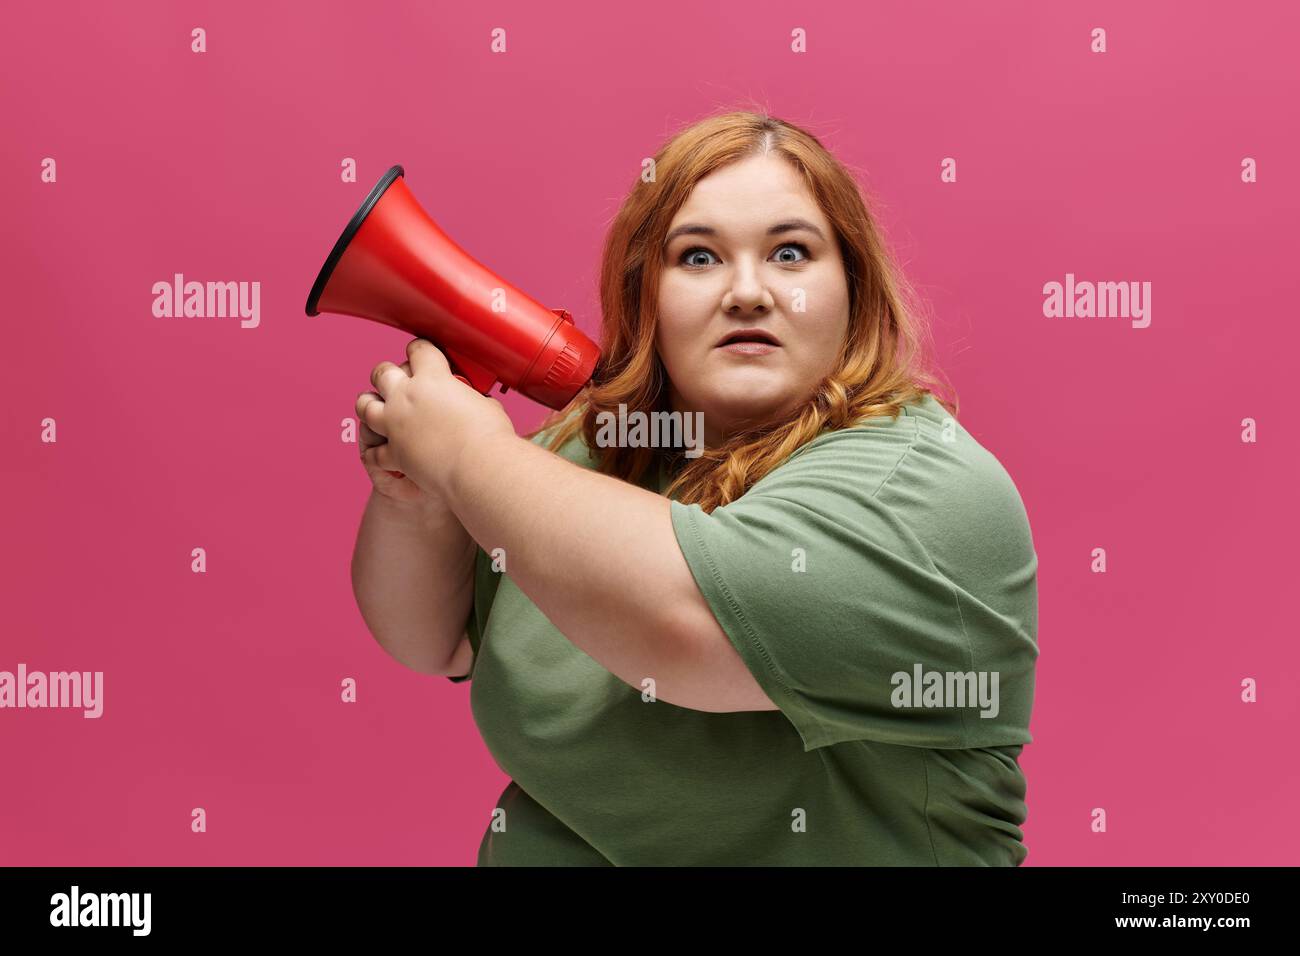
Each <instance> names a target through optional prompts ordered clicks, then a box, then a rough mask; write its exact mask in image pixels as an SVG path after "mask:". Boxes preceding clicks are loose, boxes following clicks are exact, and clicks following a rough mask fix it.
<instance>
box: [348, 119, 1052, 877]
mask: <svg viewBox="0 0 1300 956" xmlns="http://www.w3.org/2000/svg"><path fill="white" fill-rule="evenodd" d="M649 168H650V170H651V171H652V173H651V174H650V175H643V176H642V178H641V179H639V180H638V182H637V183H636V185H635V186H634V187H633V189H632V191H631V193H630V195H629V196H628V198H627V200H626V201H625V202H624V204H623V207H622V208H621V210H620V211H619V214H618V216H617V218H616V220H615V222H614V224H613V227H612V229H611V232H610V235H609V237H608V241H607V244H606V248H605V254H604V263H603V270H602V277H601V305H602V308H603V313H604V337H603V343H602V345H603V349H602V351H603V357H602V360H601V362H600V364H599V366H598V367H597V370H596V373H595V376H594V378H593V380H592V383H591V384H590V385H589V386H588V388H587V389H586V390H585V391H584V392H583V393H582V394H580V395H579V396H578V398H576V399H575V401H574V402H573V403H572V404H571V406H570V407H569V408H567V409H564V410H562V411H561V412H559V413H557V414H556V415H554V416H552V418H551V419H550V420H548V421H547V422H544V423H543V427H542V428H541V429H540V430H539V431H538V432H537V433H534V435H532V436H530V438H529V439H525V438H520V437H518V436H516V434H515V432H514V429H513V426H512V425H511V423H510V420H509V419H508V418H507V417H506V415H505V412H504V410H503V409H502V408H501V405H500V404H499V403H498V402H497V401H496V400H495V399H491V398H487V397H484V396H482V395H479V394H477V393H476V392H474V391H473V390H472V389H470V388H467V387H466V386H464V385H463V384H461V383H460V382H458V381H456V380H455V379H454V378H453V377H452V376H451V374H450V372H449V369H448V366H447V362H446V359H445V358H444V357H443V355H442V353H441V352H440V351H439V350H438V349H436V348H435V347H434V346H433V345H432V344H430V343H429V342H427V341H424V340H419V339H417V340H415V341H413V342H412V343H410V346H409V347H408V362H407V363H404V364H403V365H402V366H400V367H399V366H396V365H394V364H393V363H391V362H383V363H380V365H379V366H377V367H376V369H375V371H374V374H373V375H372V384H374V386H375V388H376V391H377V393H378V394H376V393H371V392H368V393H365V394H363V395H362V396H361V397H360V398H359V399H358V402H357V411H358V414H359V416H360V418H361V420H362V422H363V423H364V426H365V427H364V428H363V439H364V440H363V451H362V457H363V460H364V461H365V463H366V468H367V471H368V473H369V474H370V475H371V477H372V478H373V480H374V482H375V493H374V494H372V496H371V500H370V503H369V505H368V506H367V511H366V516H365V518H364V519H363V523H362V527H361V531H360V534H359V536H358V544H357V551H356V555H355V556H354V563H353V575H354V585H355V589H356V592H357V598H358V603H359V604H360V605H361V608H362V613H363V615H364V616H365V619H366V621H367V623H368V625H369V626H370V628H371V630H372V631H373V632H374V633H375V635H376V637H377V639H378V640H379V641H380V642H381V644H382V645H383V646H384V647H385V649H386V650H388V651H389V653H391V654H392V655H393V656H394V657H396V658H397V659H398V660H400V661H402V662H403V663H405V664H407V665H408V666H410V667H413V668H415V669H417V670H421V671H424V672H426V673H431V674H443V675H447V676H449V677H450V678H451V679H452V680H453V681H460V680H468V679H470V677H471V676H472V677H473V685H472V693H471V708H472V710H473V714H474V719H475V721H476V723H477V725H478V727H479V729H480V731H481V733H482V734H483V738H484V740H485V742H486V744H487V746H488V749H489V750H490V752H491V753H492V755H493V757H494V758H495V759H496V761H497V763H498V764H499V765H500V766H501V768H502V769H503V770H504V771H505V772H506V773H508V774H509V775H510V776H511V778H512V780H511V782H510V784H509V786H507V787H506V789H505V791H504V792H503V793H502V795H501V797H500V799H499V800H498V804H497V807H496V809H495V811H494V813H493V816H492V822H491V823H490V824H489V826H488V828H487V831H486V833H485V834H484V836H483V840H482V843H481V845H480V849H479V855H478V862H479V864H480V865H548V864H554V865H562V864H576V865H583V864H588V865H609V864H613V865H701V864H713V865H963V864H974V865H1018V864H1019V863H1020V862H1021V861H1022V860H1023V859H1024V857H1025V855H1026V849H1025V846H1024V843H1023V841H1022V832H1021V830H1020V826H1021V824H1022V823H1023V822H1024V820H1025V815H1026V808H1025V803H1024V797H1025V780H1024V777H1023V776H1022V774H1021V772H1020V769H1019V766H1018V763H1017V758H1018V756H1019V754H1020V752H1021V748H1022V746H1023V745H1024V744H1026V743H1029V742H1030V735H1029V732H1028V723H1029V716H1030V709H1031V705H1032V700H1033V677H1034V662H1035V659H1036V657H1037V645H1036V631H1037V590H1036V570H1037V557H1036V554H1035V552H1034V547H1033V542H1032V538H1031V534H1030V528H1029V524H1028V521H1027V518H1026V515H1025V510H1024V507H1023V504H1022V503H1021V499H1020V496H1019V495H1018V493H1017V491H1016V488H1015V485H1014V484H1013V483H1012V481H1011V479H1010V478H1009V477H1008V476H1007V474H1006V472H1005V471H1004V470H1003V468H1002V466H1001V465H1000V464H999V463H998V461H997V459H996V458H994V457H993V455H991V454H990V453H989V452H988V451H986V450H985V449H984V448H982V447H981V446H980V445H979V443H978V442H977V441H976V440H975V439H974V438H973V437H972V436H971V435H970V433H969V432H967V431H966V430H965V429H964V428H962V426H961V425H960V424H959V423H958V422H957V421H956V419H955V414H956V409H955V407H953V406H949V405H948V404H946V403H941V402H939V401H938V400H937V399H936V398H935V396H934V394H933V392H932V391H931V389H930V388H929V387H927V384H926V383H927V382H929V381H931V380H929V379H928V378H927V377H926V374H925V373H924V371H923V369H922V365H921V359H920V356H919V351H920V349H919V347H918V343H919V341H920V339H921V335H920V331H919V329H918V326H917V325H916V320H915V318H914V316H913V315H912V313H911V312H910V311H909V309H908V307H907V305H906V303H905V301H904V289H905V285H904V283H903V281H902V279H901V277H900V276H899V275H898V273H897V270H896V268H895V266H893V264H892V263H891V260H890V258H889V256H888V255H887V253H886V251H885V247H884V244H883V242H882V240H881V238H880V235H879V234H878V232H877V229H876V226H875V225H874V223H873V220H872V218H871V216H870V214H869V213H868V211H867V208H866V206H865V205H864V203H863V200H862V198H861V195H860V193H859V191H858V189H857V187H856V185H855V184H854V181H853V179H852V177H851V176H850V175H849V174H848V173H847V172H846V171H845V169H844V168H843V166H842V165H841V164H840V163H839V162H837V161H836V160H835V159H834V158H833V157H832V156H831V155H830V154H829V153H827V151H826V150H825V149H824V148H823V147H822V145H821V144H820V143H819V142H818V141H817V140H816V139H815V138H814V137H813V136H811V135H809V134H808V133H807V132H805V131H803V130H801V129H799V128H798V127H795V126H792V125H790V124H788V123H784V122H781V121H779V120H776V119H772V118H769V117H766V116H762V115H756V114H752V113H730V114H726V115H722V116H716V117H712V118H709V119H706V120H703V121H701V122H699V123H697V124H695V125H693V126H691V127H689V128H687V129H686V130H684V131H682V132H681V133H679V134H678V135H677V136H675V137H674V138H673V139H672V140H671V141H670V142H668V143H667V144H666V145H665V146H664V147H663V149H662V150H661V151H660V152H659V154H658V155H657V156H655V157H654V163H653V166H651V167H649ZM760 340H761V341H760ZM620 406H622V409H620ZM620 410H622V411H625V412H626V413H627V414H628V415H630V414H631V413H632V412H641V413H649V412H669V411H671V412H679V413H682V414H683V415H688V414H690V413H702V419H703V426H704V439H705V440H704V442H703V446H704V447H703V449H700V448H698V447H697V448H694V449H690V448H684V447H678V448H672V449H663V448H661V447H647V445H646V444H645V443H641V444H638V445H637V446H636V447H610V446H609V444H608V441H606V440H602V438H604V439H608V437H609V434H610V433H611V430H610V429H607V428H602V427H601V425H602V422H605V423H607V422H608V421H609V413H616V414H617V413H618V412H619V411H620ZM556 452H558V454H556ZM394 470H395V471H398V472H401V473H404V474H405V476H406V477H403V478H397V477H396V476H394V475H393V474H390V472H392V471H394ZM475 542H477V543H478V545H476V544H475ZM430 621H433V622H434V633H433V634H432V636H431V635H430V626H429V622H430Z"/></svg>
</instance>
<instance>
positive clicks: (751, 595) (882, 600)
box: [671, 427, 1037, 750]
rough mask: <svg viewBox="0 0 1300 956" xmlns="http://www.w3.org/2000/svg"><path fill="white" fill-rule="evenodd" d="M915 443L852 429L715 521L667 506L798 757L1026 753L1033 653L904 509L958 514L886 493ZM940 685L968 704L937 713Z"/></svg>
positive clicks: (721, 511)
mask: <svg viewBox="0 0 1300 956" xmlns="http://www.w3.org/2000/svg"><path fill="white" fill-rule="evenodd" d="M914 440H915V439H914V437H913V438H911V439H909V437H908V435H907V434H906V433H904V432H899V431H894V432H885V433H881V434H873V433H872V432H871V431H870V429H869V427H868V428H864V427H856V428H852V429H845V430H842V431H840V432H835V433H830V434H829V435H827V436H822V437H820V438H819V439H816V440H815V441H814V442H810V443H809V444H807V445H805V446H803V447H802V448H800V449H798V450H797V451H796V452H795V455H794V456H792V457H791V458H790V459H787V461H786V462H785V463H783V464H782V465H781V466H780V467H778V468H777V469H775V470H773V471H772V472H770V473H769V474H768V475H766V476H764V478H763V479H762V480H760V481H759V482H757V483H756V484H755V485H754V486H753V487H752V488H751V489H750V490H749V492H748V493H746V494H745V495H743V496H742V497H741V498H739V499H737V500H736V501H734V502H731V503H730V504H727V505H724V506H722V507H719V508H716V509H714V510H713V511H712V512H711V513H706V512H705V511H704V510H703V509H702V508H701V507H700V506H699V505H698V504H682V503H681V502H678V501H673V502H672V503H671V513H672V522H673V529H674V532H675V533H676V536H677V541H678V543H679V545H680V547H681V550H682V554H683V555H684V557H685V558H686V562H687V564H688V565H689V567H690V569H691V573H692V575H693V576H694V578H695V581H696V583H697V584H698V586H699V588H700V591H701V593H702V594H703V596H704V598H705V600H706V601H707V602H708V604H709V606H710V608H711V609H712V610H713V612H714V615H715V617H716V618H717V620H718V623H719V624H720V625H721V627H722V629H723V631H724V632H725V633H726V635H727V637H728V638H729V639H730V641H731V643H732V644H733V646H734V647H735V648H736V651H737V652H738V653H739V655H740V657H741V659H742V660H743V661H744V663H745V664H746V666H747V667H748V669H749V670H750V672H751V673H752V674H753V675H754V679H755V680H756V682H757V683H758V685H759V686H760V687H762V688H763V690H764V692H765V693H766V694H767V695H768V696H769V697H770V698H771V700H772V702H773V703H774V704H776V705H777V707H778V709H779V710H780V711H781V712H782V713H784V715H785V716H786V717H787V718H788V719H789V720H790V722H791V723H792V724H793V725H794V727H795V729H796V730H797V731H798V733H799V735H800V737H801V738H802V740H803V744H804V749H805V750H812V749H814V748H817V747H822V746H827V745H830V744H835V743H840V742H844V741H849V740H871V741H878V742H881V743H888V744H899V745H905V746H914V747H930V748H967V747H983V746H996V745H1000V744H1011V743H1026V742H1029V740H1030V737H1029V735H1028V730H1027V721H1028V705H1027V704H1026V703H1025V702H1024V701H1023V700H1021V699H1020V698H1021V697H1023V695H1024V693H1025V692H1026V690H1027V692H1028V694H1029V695H1030V697H1032V665H1033V658H1034V657H1035V656H1036V654H1037V650H1036V645H1035V644H1034V642H1033V641H1032V640H1029V641H1027V640H1026V635H1025V634H1024V633H1023V632H1022V631H1020V630H1018V629H1017V627H1016V626H1015V623H1014V622H1012V621H1010V620H1005V621H1000V620H999V615H997V614H994V613H990V612H988V609H987V608H984V607H983V605H982V603H981V602H980V601H979V600H978V599H977V598H976V597H974V596H973V595H971V594H968V593H966V592H965V591H963V589H962V588H960V587H958V586H957V585H956V584H954V583H953V581H952V580H951V579H950V578H949V576H948V575H946V574H945V573H941V572H940V570H939V569H938V567H937V566H936V563H935V561H934V559H933V556H932V555H931V553H930V552H929V550H928V549H927V547H926V545H925V544H924V543H923V542H922V541H921V540H920V538H918V536H917V535H916V533H915V532H914V528H913V523H909V520H908V519H907V516H906V515H907V508H901V507H900V503H907V507H908V508H913V509H915V508H921V509H926V508H929V509H944V508H945V506H946V505H947V504H950V503H949V502H945V501H944V500H934V501H929V502H927V501H926V500H925V499H926V495H925V484H924V481H920V482H919V484H920V487H914V486H909V488H910V490H909V491H907V492H906V493H903V494H899V495H894V496H893V500H894V504H890V503H887V499H886V496H882V495H881V494H880V490H881V489H882V488H883V487H884V486H885V485H886V483H887V482H889V481H890V480H891V478H892V477H893V476H894V475H895V472H896V471H897V470H898V466H899V464H900V462H901V461H902V459H903V457H904V456H906V455H908V453H909V452H910V451H911V443H912V441H914ZM929 517H930V519H933V518H934V515H930V516H929ZM950 518H951V520H955V521H961V520H962V516H961V514H960V513H957V514H953V515H951V516H950ZM976 605H979V607H976ZM968 609H969V613H968V614H964V613H963V612H964V610H968ZM981 670H985V671H997V672H998V676H997V677H996V678H995V677H993V675H992V673H986V674H985V676H984V678H983V681H984V683H983V685H982V686H983V688H984V698H983V699H984V700H985V701H986V703H987V706H983V707H981V706H980V705H979V699H980V698H979V696H978V695H979V687H980V685H979V681H980V676H979V672H980V671H981ZM935 672H937V673H939V674H941V675H944V676H943V677H942V678H940V679H941V680H943V681H944V684H945V686H946V687H951V688H952V689H954V690H955V689H957V687H956V685H958V684H960V689H961V690H962V691H971V697H972V698H975V699H973V700H967V701H966V702H965V706H960V707H958V706H950V705H951V704H952V703H953V700H954V699H953V698H952V697H951V696H950V697H948V698H946V699H944V698H939V699H938V700H937V703H938V706H929V705H928V704H931V703H936V698H935V696H934V694H933V693H930V691H932V690H933V689H934V680H935V678H933V677H931V676H929V675H931V674H932V673H935ZM948 675H958V676H948ZM1008 680H1010V681H1011V682H1012V684H1013V685H1014V686H1012V687H1011V688H1008ZM972 681H974V683H971V682H972ZM904 690H906V696H904ZM1009 691H1010V693H1011V694H1012V695H1014V696H1015V697H1016V700H1015V701H1014V702H1012V706H1008V701H1007V696H1008V692H1009ZM914 692H915V693H914ZM999 697H1000V698H1001V699H1002V700H1001V706H1000V707H996V705H995V704H994V703H993V702H994V701H995V700H996V699H997V698H999ZM994 709H996V710H997V713H996V714H994V715H993V716H992V718H991V719H990V718H986V717H981V713H986V714H987V713H989V712H990V711H991V710H994Z"/></svg>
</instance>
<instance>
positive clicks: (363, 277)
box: [307, 166, 600, 409]
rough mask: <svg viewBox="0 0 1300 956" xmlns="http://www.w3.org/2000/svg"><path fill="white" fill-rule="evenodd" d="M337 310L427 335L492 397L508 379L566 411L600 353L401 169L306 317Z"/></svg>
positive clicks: (456, 369)
mask: <svg viewBox="0 0 1300 956" xmlns="http://www.w3.org/2000/svg"><path fill="white" fill-rule="evenodd" d="M322 312H334V313H339V314H342V315H355V316H357V317H358V318H362V319H369V320H371V321H373V322H380V323H383V324H384V325H391V326H393V327H394V328H397V329H401V330H402V331H404V332H407V333H409V334H410V335H413V336H415V337H417V338H424V339H428V340H429V341H430V342H432V343H433V344H434V345H436V346H438V348H440V349H441V350H442V351H443V353H444V354H445V355H446V356H447V360H448V362H449V363H450V365H451V368H452V372H453V373H454V374H455V375H456V376H457V377H458V378H460V379H461V380H462V381H464V382H465V383H466V384H467V385H470V386H471V387H472V388H474V389H476V390H477V391H479V392H482V393H483V394H484V395H486V394H487V393H488V391H489V390H490V389H491V388H492V386H493V385H494V384H495V383H497V382H500V383H501V386H502V391H503V392H504V391H506V390H507V389H511V388H513V389H515V390H516V391H517V392H520V393H521V394H523V395H526V396H528V397H529V398H531V399H532V400H533V401H536V402H540V403H541V404H543V405H546V406H548V407H550V408H557V409H558V408H563V407H564V406H565V405H567V404H568V403H569V402H570V401H571V400H572V399H573V397H574V396H575V395H576V394H577V393H578V392H579V390H581V388H582V387H583V386H584V385H586V384H587V382H588V381H589V380H590V379H591V374H592V372H593V370H594V369H595V367H596V361H597V359H598V358H599V357H600V350H599V348H597V346H596V344H595V343H594V342H592V340H591V339H589V338H588V337H587V336H586V335H584V334H583V333H582V331H581V330H580V329H579V328H578V327H577V326H576V325H574V323H573V317H572V316H571V315H569V313H568V312H567V311H565V310H564V309H548V308H546V307H545V306H543V305H541V304H539V303H538V302H536V301H535V300H534V299H532V298H530V297H529V296H527V295H525V294H524V293H523V292H521V291H519V290H518V289H516V288H515V287H514V286H512V285H511V284H510V283H508V282H506V281H505V280H504V279H502V278H500V277H499V276H497V275H496V273H494V272H492V271H491V270H490V269H488V268H487V267H485V266H483V265H482V264H481V263H479V262H478V261H477V260H475V259H474V258H472V257H471V256H470V255H469V254H468V253H466V252H465V251H464V250H463V249H461V248H460V247H459V246H458V245H456V243H454V242H452V241H451V239H450V238H448V236H447V235H446V233H444V232H443V231H442V230H441V229H440V228H438V224H437V223H435V222H434V221H433V219H431V218H430V217H429V214H428V213H426V212H425V211H424V209H423V208H421V206H420V204H419V203H418V202H417V201H416V199H415V197H414V196H413V195H412V194H411V191H410V189H408V188H407V186H406V180H405V170H403V169H402V167H401V166H393V167H392V168H391V169H389V170H388V172H386V173H384V175H383V177H382V178H381V179H380V180H379V182H378V183H376V184H375V187H374V188H373V189H372V190H370V192H369V194H368V195H367V196H366V198H365V201H364V202H363V203H362V204H361V208H360V209H358V210H357V211H356V213H355V214H354V215H353V217H352V219H351V220H350V221H349V222H348V224H347V228H345V229H344V230H343V234H342V235H341V236H339V239H338V242H336V243H334V248H333V249H332V250H331V251H330V254H329V257H328V258H327V259H326V260H325V265H324V266H322V267H321V270H320V274H319V275H318V276H317V277H316V282H315V283H314V284H313V285H312V287H311V294H310V295H308V296H307V314H308V315H313V316H314V315H319V314H320V313H322Z"/></svg>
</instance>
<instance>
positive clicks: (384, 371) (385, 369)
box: [370, 360, 409, 398]
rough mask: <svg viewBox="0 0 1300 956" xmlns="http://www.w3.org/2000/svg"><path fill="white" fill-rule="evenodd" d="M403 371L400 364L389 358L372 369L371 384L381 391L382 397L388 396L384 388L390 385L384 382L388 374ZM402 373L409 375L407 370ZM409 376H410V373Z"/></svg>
mask: <svg viewBox="0 0 1300 956" xmlns="http://www.w3.org/2000/svg"><path fill="white" fill-rule="evenodd" d="M401 371H402V370H401V368H399V367H398V366H396V365H394V364H393V363H392V362H389V361H387V360H385V361H383V362H380V363H379V364H378V365H376V366H375V367H374V368H373V369H372V370H371V372H370V384H371V385H373V386H374V387H375V391H376V392H378V393H379V397H380V398H387V397H388V396H387V395H385V394H384V390H385V389H386V388H387V387H388V386H386V385H385V384H384V380H385V379H386V378H387V377H388V376H390V375H393V374H395V373H397V372H401ZM402 374H403V375H407V373H406V372H402ZM407 377H408V378H409V375H408V376H407Z"/></svg>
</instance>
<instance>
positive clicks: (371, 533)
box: [352, 491, 475, 676]
mask: <svg viewBox="0 0 1300 956" xmlns="http://www.w3.org/2000/svg"><path fill="white" fill-rule="evenodd" d="M474 555H475V545H474V541H473V539H471V538H470V536H469V533H468V532H466V530H465V528H464V527H463V526H462V525H461V523H460V521H459V520H457V518H456V516H455V515H454V514H453V513H452V512H451V511H450V510H448V509H446V508H431V507H423V506H418V505H417V506H411V507H408V506H406V505H404V504H401V503H399V502H396V501H393V500H392V499H391V498H387V497H385V496H383V495H381V494H379V493H378V492H377V491H372V492H371V494H370V499H369V501H367V502H366V510H365V514H364V515H363V516H362V519H361V527H360V529H359V530H358V531H357V542H356V548H355V550H354V551H353V553H352V590H353V593H354V594H355V595H356V599H357V607H358V608H359V609H360V610H361V616H362V618H363V619H364V620H365V622H366V626H367V627H369V628H370V633H371V634H372V635H374V638H375V640H376V641H378V642H379V646H380V647H382V648H383V649H384V650H385V651H387V652H388V653H389V654H390V655H391V656H392V657H393V658H394V659H395V660H397V661H398V662H400V663H402V664H404V665H405V666H407V667H409V668H411V669H412V670H415V671H419V672H420V673H423V674H435V675H442V674H452V675H453V676H455V675H458V674H460V673H463V672H464V671H465V670H468V669H469V662H470V654H471V653H472V651H469V648H468V643H467V642H466V641H465V637H464V635H465V621H466V619H467V618H468V617H469V608H470V602H471V601H472V600H473V598H474ZM462 645H463V647H462ZM467 652H469V653H467ZM453 668H461V670H459V671H456V670H454V669H453Z"/></svg>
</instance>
